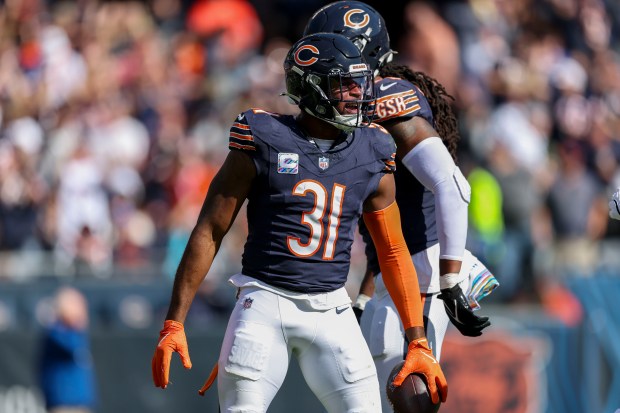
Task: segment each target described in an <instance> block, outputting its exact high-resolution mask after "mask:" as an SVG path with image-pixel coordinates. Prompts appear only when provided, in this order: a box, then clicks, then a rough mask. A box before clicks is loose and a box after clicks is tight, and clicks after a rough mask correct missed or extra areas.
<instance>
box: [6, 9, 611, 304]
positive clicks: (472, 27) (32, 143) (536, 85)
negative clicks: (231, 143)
mask: <svg viewBox="0 0 620 413" xmlns="http://www.w3.org/2000/svg"><path fill="white" fill-rule="evenodd" d="M327 3H328V2H327V1H317V0H315V1H304V2H296V1H294V0H273V1H266V2H258V1H250V0H197V1H183V0H150V1H97V0H77V1H52V0H48V1H45V0H5V1H4V2H3V4H2V5H0V102H1V105H0V279H6V280H12V279H20V278H25V277H29V276H36V275H57V276H64V275H70V276H94V277H100V278H108V277H112V276H115V275H118V274H133V275H134V276H137V277H144V278H156V277H165V278H168V279H171V278H172V277H173V275H174V271H175V269H176V265H177V263H178V262H179V260H180V256H181V254H182V253H183V249H184V247H185V243H186V242H187V239H188V238H189V232H190V231H191V229H192V227H193V225H194V223H195V220H196V217H197V215H198V212H199V210H200V206H201V204H202V201H203V198H204V195H205V193H206V190H207V188H208V186H209V183H210V181H211V179H212V178H213V176H214V174H215V172H216V171H217V169H218V168H219V165H220V164H221V162H222V161H223V159H224V157H225V156H226V154H227V152H228V147H227V140H228V133H227V132H228V128H229V127H230V124H231V123H232V121H233V120H234V118H235V116H236V115H237V114H238V113H239V112H241V111H242V110H245V109H247V108H250V107H260V108H262V109H266V110H269V111H274V112H279V113H294V112H295V111H296V107H295V106H293V105H290V104H289V103H288V102H287V101H286V99H285V98H283V97H280V96H279V94H280V93H281V92H282V91H283V90H284V84H283V70H282V62H283V59H284V56H285V54H286V52H287V50H288V48H289V47H290V45H291V44H292V42H293V41H295V40H296V39H297V38H298V37H300V36H301V34H302V32H303V28H304V25H305V22H306V21H307V19H308V18H309V17H310V15H311V13H312V12H313V11H314V10H315V9H317V8H318V7H320V6H321V5H324V4H327ZM368 3H369V4H371V5H372V6H374V7H375V8H376V9H377V10H378V11H379V12H381V13H382V14H383V15H384V17H385V18H386V22H387V26H388V29H389V30H390V35H391V37H392V44H393V48H395V49H396V50H397V51H398V52H399V54H398V55H397V61H398V62H400V63H403V64H407V65H409V66H411V67H412V68H414V69H415V70H421V71H424V72H426V73H428V74H430V75H431V76H433V77H435V78H437V79H438V80H439V81H440V82H441V83H442V84H443V85H444V86H445V87H446V89H447V91H448V92H449V93H450V94H452V95H453V96H454V98H455V100H454V109H455V111H456V112H457V114H458V117H459V122H460V126H461V136H462V140H461V143H460V151H459V164H460V166H461V169H462V170H463V171H464V172H465V173H466V175H467V176H468V179H469V180H470V183H471V185H472V188H473V194H474V196H473V199H472V204H471V206H470V218H471V219H470V237H469V244H470V245H469V248H470V249H471V250H472V251H473V252H474V253H475V254H476V255H478V256H479V257H480V258H481V260H482V261H484V262H485V263H487V264H488V266H489V268H491V269H492V270H493V271H494V272H495V274H496V275H497V278H498V279H499V280H500V282H501V283H502V288H501V289H499V290H498V297H500V298H501V299H503V300H507V301H508V300H515V299H519V298H520V297H521V296H523V295H524V294H525V295H528V294H530V293H531V292H532V291H537V290H536V289H537V287H539V286H540V284H541V280H553V279H556V278H557V277H559V276H561V275H563V274H566V273H576V274H579V275H591V274H593V273H594V272H595V271H600V270H601V269H605V268H613V267H614V266H616V267H620V262H619V260H620V257H619V256H618V254H617V253H616V252H614V250H617V248H618V243H617V241H618V236H620V228H618V225H617V223H612V222H609V220H608V218H607V198H608V197H609V195H610V194H611V193H612V192H613V190H614V189H615V187H617V186H619V185H620V165H619V160H620V3H618V2H617V1H613V0H442V1H436V2H430V3H429V2H422V1H411V2H382V3H379V2H375V1H368ZM245 231H246V228H245V222H244V213H243V212H242V213H240V214H239V218H238V219H237V222H236V223H235V226H234V227H233V229H232V230H231V232H230V233H229V235H228V236H227V237H226V239H225V244H224V245H223V246H222V249H221V251H220V254H219V255H218V258H217V260H216V263H215V268H214V269H213V270H212V274H211V275H210V279H212V280H215V282H217V281H218V280H219V281H221V280H222V279H225V278H226V277H227V276H228V275H230V274H232V273H234V271H236V270H238V269H239V266H240V254H241V252H242V248H243V241H244V239H245ZM362 251H363V249H362V247H361V246H359V247H358V248H357V250H356V252H355V254H354V259H355V260H356V262H358V263H360V265H363V260H364V257H363V252H362ZM358 275H359V276H360V277H361V274H358ZM0 281H1V280H0ZM502 290H503V291H502Z"/></svg>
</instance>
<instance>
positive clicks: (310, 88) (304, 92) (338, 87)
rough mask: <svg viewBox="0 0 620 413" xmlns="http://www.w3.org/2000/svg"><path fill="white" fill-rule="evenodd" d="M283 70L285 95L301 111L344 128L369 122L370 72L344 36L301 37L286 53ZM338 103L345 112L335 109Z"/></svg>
mask: <svg viewBox="0 0 620 413" xmlns="http://www.w3.org/2000/svg"><path fill="white" fill-rule="evenodd" d="M284 73H285V79H286V93H284V95H286V96H288V97H289V98H290V100H291V101H292V102H293V103H295V104H296V105H298V106H299V108H300V109H301V110H303V111H305V112H307V113H308V114H310V115H312V116H315V117H317V118H319V119H322V120H324V121H325V122H328V123H330V124H332V125H334V126H335V127H337V128H339V129H342V130H345V131H349V130H352V129H354V128H359V127H364V126H368V125H369V124H370V118H369V109H370V106H371V105H372V104H374V94H373V80H374V78H373V73H372V70H371V69H370V67H369V66H368V64H367V63H366V61H365V60H364V57H363V56H362V53H361V52H360V50H359V49H358V48H357V47H356V46H355V45H354V44H353V43H352V42H351V41H350V40H349V39H347V38H346V37H344V36H342V35H339V34H335V33H317V34H311V35H309V36H305V37H303V38H302V39H301V40H299V41H297V42H296V43H295V44H294V45H293V46H292V47H291V49H290V50H289V52H288V54H287V55H286V58H285V59H284ZM353 89H355V92H354V93H353V92H350V91H352V90H353ZM341 102H344V104H345V105H344V106H345V109H346V110H344V113H341V112H339V111H338V109H337V107H338V105H339V104H340V103H341Z"/></svg>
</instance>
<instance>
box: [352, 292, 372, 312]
mask: <svg viewBox="0 0 620 413" xmlns="http://www.w3.org/2000/svg"><path fill="white" fill-rule="evenodd" d="M368 301H370V297H369V296H367V295H366V294H359V295H358V296H357V298H356V299H355V304H353V307H355V308H359V309H360V310H363V309H364V308H366V303H367V302H368Z"/></svg>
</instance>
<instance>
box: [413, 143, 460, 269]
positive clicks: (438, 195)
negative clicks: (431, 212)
mask: <svg viewBox="0 0 620 413" xmlns="http://www.w3.org/2000/svg"><path fill="white" fill-rule="evenodd" d="M402 163H403V165H404V166H405V167H406V168H407V169H408V170H409V171H410V172H411V173H412V174H413V176H414V177H415V178H416V179H417V180H418V181H420V183H422V185H424V186H425V187H426V188H427V189H428V190H430V191H431V192H433V194H434V195H435V218H436V222H437V237H438V239H439V258H440V259H449V260H462V259H463V255H464V254H465V241H466V240H467V208H468V205H469V201H470V198H471V188H470V186H469V183H468V182H467V179H465V177H464V176H463V174H462V173H461V170H460V169H459V168H458V167H457V166H456V164H455V163H454V160H453V159H452V156H451V155H450V152H448V148H446V146H445V145H444V144H443V142H442V141H441V139H440V138H438V137H431V138H426V139H424V140H423V141H422V142H420V143H418V144H417V145H416V146H415V148H413V149H412V150H411V151H409V153H407V155H405V156H404V157H403V159H402Z"/></svg>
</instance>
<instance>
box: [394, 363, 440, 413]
mask: <svg viewBox="0 0 620 413" xmlns="http://www.w3.org/2000/svg"><path fill="white" fill-rule="evenodd" d="M403 364H405V361H404V360H403V361H401V362H400V363H398V364H397V365H396V366H394V368H393V369H392V372H391V373H390V378H389V379H388V382H387V390H386V391H387V396H388V399H389V400H390V403H392V408H393V409H394V413H436V412H437V411H438V410H439V407H440V406H441V402H439V403H437V404H433V401H432V400H431V395H430V393H429V392H428V387H427V386H426V381H425V380H424V377H423V376H420V375H418V374H410V375H409V376H407V378H406V379H405V381H404V382H403V384H401V385H400V386H398V387H396V386H393V385H392V381H394V377H396V375H397V374H398V372H399V371H400V369H401V368H402V367H403Z"/></svg>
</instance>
